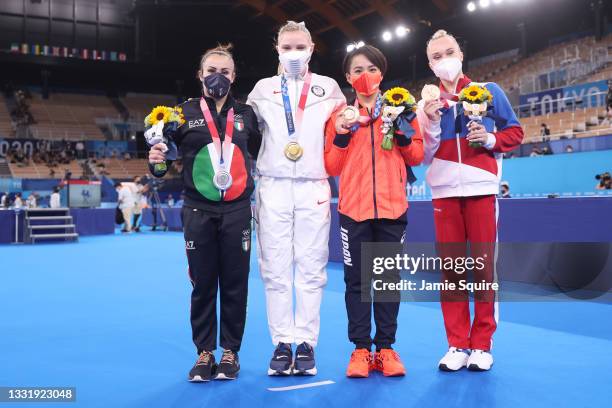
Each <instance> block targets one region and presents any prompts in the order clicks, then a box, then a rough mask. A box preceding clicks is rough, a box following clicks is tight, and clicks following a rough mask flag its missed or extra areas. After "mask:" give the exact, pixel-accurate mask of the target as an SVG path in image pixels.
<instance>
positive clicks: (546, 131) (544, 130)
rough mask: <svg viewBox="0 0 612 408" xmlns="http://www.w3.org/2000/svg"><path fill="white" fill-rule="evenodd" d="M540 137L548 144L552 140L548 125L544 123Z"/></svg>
mask: <svg viewBox="0 0 612 408" xmlns="http://www.w3.org/2000/svg"><path fill="white" fill-rule="evenodd" d="M540 136H541V137H542V141H543V142H548V141H549V140H550V129H549V128H548V125H547V124H546V123H542V125H541V128H540Z"/></svg>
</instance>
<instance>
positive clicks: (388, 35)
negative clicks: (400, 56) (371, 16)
mask: <svg viewBox="0 0 612 408" xmlns="http://www.w3.org/2000/svg"><path fill="white" fill-rule="evenodd" d="M382 39H383V41H386V42H389V41H391V40H392V39H393V34H391V31H385V32H384V33H382Z"/></svg>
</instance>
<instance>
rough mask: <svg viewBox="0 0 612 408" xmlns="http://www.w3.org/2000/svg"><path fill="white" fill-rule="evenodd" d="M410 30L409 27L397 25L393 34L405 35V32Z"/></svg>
mask: <svg viewBox="0 0 612 408" xmlns="http://www.w3.org/2000/svg"><path fill="white" fill-rule="evenodd" d="M409 32H410V29H409V28H406V27H404V26H403V25H398V26H397V27H396V28H395V35H396V36H398V37H400V38H401V37H405V36H406V34H408V33H409Z"/></svg>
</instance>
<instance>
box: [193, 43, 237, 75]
mask: <svg viewBox="0 0 612 408" xmlns="http://www.w3.org/2000/svg"><path fill="white" fill-rule="evenodd" d="M232 48H234V45H233V44H232V43H228V44H217V46H216V47H215V48H210V49H208V50H206V51H205V52H204V54H203V55H202V56H201V57H200V66H199V67H198V71H197V72H196V77H197V78H198V79H199V78H200V74H202V65H204V62H205V61H206V59H207V58H208V57H210V56H211V55H223V56H225V57H228V58H229V59H231V60H232V62H234V56H233V55H232V52H231V51H232ZM235 71H236V68H234V72H235Z"/></svg>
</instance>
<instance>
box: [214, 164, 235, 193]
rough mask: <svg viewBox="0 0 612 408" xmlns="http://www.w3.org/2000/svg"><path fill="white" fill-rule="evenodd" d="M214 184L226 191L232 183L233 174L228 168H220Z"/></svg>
mask: <svg viewBox="0 0 612 408" xmlns="http://www.w3.org/2000/svg"><path fill="white" fill-rule="evenodd" d="M213 184H214V185H215V187H217V189H219V190H223V191H226V190H227V189H228V188H230V186H231V185H232V175H231V174H230V173H229V172H228V171H227V170H223V169H220V170H219V171H218V172H216V173H215V175H214V177H213Z"/></svg>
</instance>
